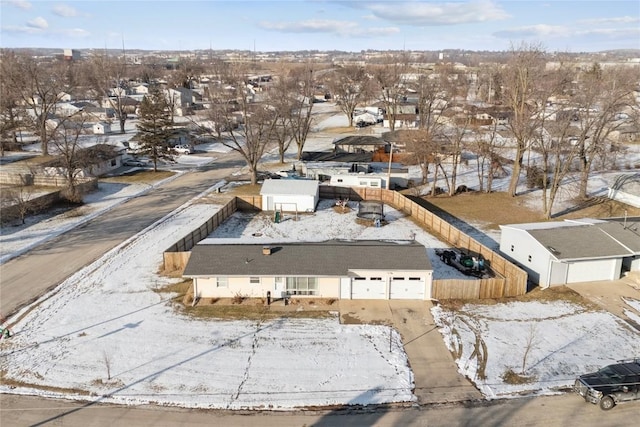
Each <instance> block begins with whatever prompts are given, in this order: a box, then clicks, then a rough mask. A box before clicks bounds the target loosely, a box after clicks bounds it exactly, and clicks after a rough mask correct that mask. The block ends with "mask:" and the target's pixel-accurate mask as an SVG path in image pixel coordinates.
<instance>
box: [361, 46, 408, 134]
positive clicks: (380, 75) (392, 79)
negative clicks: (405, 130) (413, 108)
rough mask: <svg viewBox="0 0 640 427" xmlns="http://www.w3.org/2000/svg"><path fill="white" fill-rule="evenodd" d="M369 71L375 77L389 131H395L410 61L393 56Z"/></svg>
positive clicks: (403, 57)
mask: <svg viewBox="0 0 640 427" xmlns="http://www.w3.org/2000/svg"><path fill="white" fill-rule="evenodd" d="M367 71H368V72H370V73H371V74H372V75H373V79H374V81H375V82H376V84H377V88H376V90H377V93H378V96H379V98H380V101H381V102H382V103H383V105H384V107H385V113H386V115H387V119H388V120H389V129H390V130H391V131H394V130H395V128H396V118H397V116H398V114H399V108H398V106H399V104H400V102H401V101H402V98H403V96H404V94H405V87H404V86H403V79H404V74H405V73H406V72H407V71H408V60H407V58H406V57H405V56H403V55H393V56H391V57H389V58H387V61H386V63H385V64H383V65H374V66H371V67H370V68H369V69H368V70H367Z"/></svg>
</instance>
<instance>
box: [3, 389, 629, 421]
mask: <svg viewBox="0 0 640 427" xmlns="http://www.w3.org/2000/svg"><path fill="white" fill-rule="evenodd" d="M638 409H639V405H637V404H634V403H629V404H626V405H620V406H616V407H615V408H613V409H612V410H610V411H606V412H605V411H602V410H601V409H600V408H599V407H598V406H596V405H591V404H589V403H585V402H584V400H582V399H581V398H580V397H578V396H576V395H573V394H566V395H559V396H545V397H537V398H520V399H508V400H502V401H494V402H486V403H478V404H475V405H462V404H456V405H446V406H428V407H424V406H423V407H415V408H404V409H403V408H380V409H377V410H366V411H364V410H363V411H355V410H350V411H349V410H338V411H296V412H262V413H251V414H249V413H229V412H225V411H213V410H188V409H177V408H164V407H136V406H114V405H101V404H99V403H78V402H67V401H61V400H50V399H43V398H37V397H26V396H17V395H0V425H2V426H3V427H4V426H48V425H52V426H54V425H55V426H58V425H60V426H62V425H64V426H69V427H74V426H77V427H101V426H104V427H113V426H132V427H142V426H154V427H158V426H225V427H227V426H229V427H235V426H238V427H240V426H243V427H244V426H247V427H248V426H251V427H253V426H261V427H285V426H298V427H302V426H306V427H311V426H314V427H334V426H335V427H355V426H377V427H392V426H393V427H405V426H406V427H411V426H420V427H440V426H441V427H449V426H479V427H489V426H490V427H493V426H544V427H555V426H558V427H560V426H562V427H564V426H581V427H591V426H594V427H595V426H598V427H606V426H634V425H636V421H637V416H638Z"/></svg>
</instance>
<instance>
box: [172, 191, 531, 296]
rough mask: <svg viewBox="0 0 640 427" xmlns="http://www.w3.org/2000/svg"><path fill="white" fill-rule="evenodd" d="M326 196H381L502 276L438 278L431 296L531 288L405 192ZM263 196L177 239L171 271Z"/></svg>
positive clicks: (520, 273) (232, 204)
mask: <svg viewBox="0 0 640 427" xmlns="http://www.w3.org/2000/svg"><path fill="white" fill-rule="evenodd" d="M320 198H322V199H349V200H354V201H360V200H378V201H381V202H383V203H385V204H388V205H391V206H393V207H394V208H395V209H398V210H400V211H402V212H405V213H406V214H408V215H411V217H412V218H413V219H414V220H415V221H416V222H417V223H418V224H420V225H421V226H422V227H423V228H424V229H425V230H426V231H428V232H429V233H432V234H434V235H437V236H439V237H440V238H442V239H443V240H445V241H446V242H447V243H449V244H450V245H451V246H453V247H456V248H458V249H461V250H465V251H468V252H472V253H474V254H477V255H482V257H484V259H485V261H486V262H487V264H488V265H489V266H490V268H491V270H492V271H493V272H494V273H496V275H497V276H498V277H493V278H488V279H468V280H465V279H451V280H448V279H445V280H434V281H433V287H432V292H431V296H432V298H435V299H453V298H459V299H482V298H501V297H511V296H517V295H524V294H525V293H526V292H527V273H526V272H525V271H524V270H522V269H521V268H519V267H517V266H515V265H514V264H512V263H511V262H509V261H508V260H507V259H505V258H504V257H502V256H501V255H500V254H498V253H496V252H494V251H493V250H492V249H490V248H488V247H487V246H485V245H483V244H482V243H480V242H478V241H477V240H475V239H473V238H472V237H470V236H468V235H467V234H465V233H463V232H462V231H460V230H458V229H457V228H456V227H454V226H453V225H451V224H449V223H448V222H446V221H445V220H443V219H442V218H440V217H438V216H437V215H435V214H434V213H432V212H430V211H429V210H428V209H426V208H425V207H423V206H420V205H419V204H418V203H416V202H414V201H412V200H411V199H409V198H407V197H406V196H404V195H403V194H401V193H398V192H395V191H391V190H385V189H379V188H373V189H372V188H351V187H335V186H325V185H321V186H320ZM261 208H262V198H261V197H260V196H238V197H234V198H233V199H231V200H230V201H229V202H228V203H227V204H226V205H224V206H223V207H222V208H221V209H220V210H218V211H217V212H216V213H215V214H213V215H212V216H211V218H209V219H208V220H207V221H206V222H205V223H204V224H202V225H201V226H200V227H198V228H197V229H195V230H193V231H192V232H191V233H189V234H188V235H186V236H185V237H183V238H182V239H180V240H179V241H177V242H176V243H174V244H173V245H172V246H171V247H170V248H168V249H167V250H166V251H165V252H164V266H165V269H166V270H168V271H176V270H182V269H184V267H185V266H186V264H187V262H188V260H189V251H190V250H191V248H193V246H195V245H196V244H197V243H198V242H199V241H201V240H202V239H204V238H206V237H207V236H208V235H209V234H211V233H212V232H213V230H215V229H216V228H218V226H220V224H222V223H223V222H224V221H226V220H227V218H229V217H230V216H231V215H233V213H234V212H236V211H237V210H253V209H257V210H261Z"/></svg>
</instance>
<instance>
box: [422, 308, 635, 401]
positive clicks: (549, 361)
mask: <svg viewBox="0 0 640 427" xmlns="http://www.w3.org/2000/svg"><path fill="white" fill-rule="evenodd" d="M628 303H629V302H628ZM632 304H634V305H632ZM629 305H630V307H632V308H631V309H630V310H635V313H636V316H638V315H640V304H638V301H635V303H630V304H629ZM432 313H433V315H434V318H435V321H436V324H438V326H439V330H440V333H441V334H442V335H443V338H444V340H445V343H446V345H447V346H448V347H449V349H450V350H451V351H452V352H453V353H454V355H455V356H454V357H455V358H456V362H457V364H458V370H459V371H460V373H462V374H463V375H465V376H467V377H468V378H470V379H471V380H472V381H473V382H474V383H475V384H476V386H477V387H478V388H479V389H480V390H481V391H482V393H483V394H484V395H485V396H486V397H487V398H499V397H505V396H512V395H519V394H523V393H534V394H549V393H553V392H554V391H557V390H558V389H563V388H566V387H570V386H571V385H572V384H573V381H574V380H575V378H576V377H577V376H578V375H580V374H584V373H587V372H592V371H595V370H597V369H598V368H600V367H602V366H604V365H607V364H609V363H612V362H615V361H616V360H619V359H629V358H632V357H638V355H640V333H638V331H636V330H634V329H633V328H631V327H630V326H629V325H628V324H626V323H625V322H624V321H622V320H620V319H619V318H617V317H615V316H614V315H612V314H610V313H608V312H604V311H592V310H587V309H585V308H584V307H582V306H580V305H577V304H574V303H570V302H566V301H552V302H538V301H533V302H510V303H501V304H495V305H481V304H466V305H464V306H463V307H462V309H460V310H458V311H452V310H447V309H445V308H443V307H441V306H438V307H434V308H433V309H432ZM529 343H530V344H529ZM527 348H528V349H529V351H528V354H527V356H526V361H525V359H524V357H525V352H526V350H527ZM482 360H484V361H485V363H484V364H483V363H482ZM523 363H524V364H525V366H524V375H523V376H525V377H528V378H529V381H528V382H526V383H523V384H507V383H506V382H505V381H504V380H503V376H504V374H505V373H506V372H507V371H508V370H512V371H513V372H514V373H516V374H522V372H523Z"/></svg>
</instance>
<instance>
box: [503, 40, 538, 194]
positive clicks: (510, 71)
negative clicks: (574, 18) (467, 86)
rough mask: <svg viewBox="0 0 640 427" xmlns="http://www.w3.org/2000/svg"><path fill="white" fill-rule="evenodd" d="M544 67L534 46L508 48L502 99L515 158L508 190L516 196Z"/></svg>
mask: <svg viewBox="0 0 640 427" xmlns="http://www.w3.org/2000/svg"><path fill="white" fill-rule="evenodd" d="M544 67H545V61H544V52H543V51H542V49H541V48H540V47H539V46H537V45H527V44H523V45H522V46H520V48H518V49H512V51H511V59H510V60H509V63H508V64H507V66H506V68H505V69H504V70H503V76H502V80H503V83H504V86H505V87H504V102H505V104H506V105H507V106H508V107H509V108H511V110H512V111H513V117H512V119H511V120H510V121H509V124H508V127H509V129H510V130H511V132H512V134H513V136H514V139H515V144H516V146H515V149H516V153H515V158H514V163H513V171H512V175H511V180H510V181H509V188H508V193H509V195H510V196H516V194H517V189H518V180H519V179H520V172H521V169H522V160H523V158H524V153H525V152H526V150H528V149H529V146H530V144H531V141H532V139H533V134H534V132H535V129H536V128H537V123H535V121H534V120H532V117H534V116H535V115H536V113H535V110H536V108H537V104H536V99H535V91H536V88H537V85H538V83H539V79H540V78H541V77H542V75H543V71H544Z"/></svg>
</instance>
